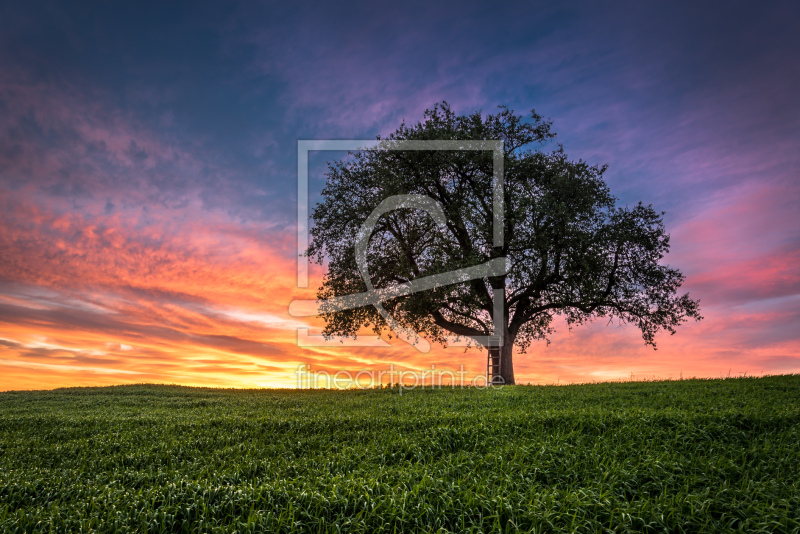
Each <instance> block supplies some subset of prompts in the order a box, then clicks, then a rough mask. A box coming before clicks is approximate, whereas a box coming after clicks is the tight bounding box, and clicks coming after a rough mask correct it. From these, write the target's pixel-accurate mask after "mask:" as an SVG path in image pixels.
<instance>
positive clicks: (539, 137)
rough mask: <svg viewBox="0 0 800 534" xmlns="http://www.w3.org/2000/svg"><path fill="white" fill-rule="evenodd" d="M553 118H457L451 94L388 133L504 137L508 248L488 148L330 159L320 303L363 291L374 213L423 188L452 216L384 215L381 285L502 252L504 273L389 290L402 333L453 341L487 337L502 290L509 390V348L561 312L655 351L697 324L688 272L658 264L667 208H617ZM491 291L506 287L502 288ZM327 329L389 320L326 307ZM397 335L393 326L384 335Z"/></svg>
mask: <svg viewBox="0 0 800 534" xmlns="http://www.w3.org/2000/svg"><path fill="white" fill-rule="evenodd" d="M554 137H555V133H553V132H552V131H551V123H550V122H549V121H545V120H543V119H542V117H541V116H540V115H538V114H537V113H536V112H535V111H532V112H531V115H530V118H529V119H528V120H525V119H524V118H523V117H522V116H519V115H515V114H514V112H513V111H510V110H509V109H508V108H506V107H505V106H500V111H499V112H498V113H497V114H495V115H487V116H485V117H484V116H482V114H481V113H480V112H476V113H472V114H468V115H457V114H456V113H455V112H453V111H452V110H451V108H450V107H449V105H448V104H447V103H446V102H443V103H441V104H437V105H435V106H434V107H433V109H431V110H427V111H426V112H425V116H424V120H423V121H422V122H419V123H417V124H415V125H412V126H407V125H406V124H405V123H404V124H402V125H401V126H400V127H399V128H398V129H397V130H396V131H395V132H394V133H393V134H391V135H389V137H388V138H386V139H384V140H381V139H380V137H379V138H378V139H379V140H380V141H382V142H384V143H387V142H388V143H393V142H398V141H405V140H502V142H503V147H504V163H503V165H504V178H503V198H504V214H503V216H504V242H503V245H502V246H500V247H494V246H493V240H492V237H493V226H492V223H493V216H492V191H493V189H492V170H493V161H492V152H490V151H464V150H462V151H424V150H423V151H405V150H381V149H380V148H378V149H375V150H361V151H355V152H351V153H350V154H349V155H348V157H347V158H345V159H343V160H342V161H339V162H334V163H329V166H328V172H327V174H326V176H327V184H326V187H325V188H324V190H323V192H322V197H323V199H322V201H321V202H320V203H319V204H318V205H317V206H316V207H315V208H314V210H313V212H312V219H313V223H314V224H313V226H312V229H311V244H310V247H309V250H308V254H309V256H310V257H311V258H313V259H314V260H315V261H317V262H318V263H320V264H322V263H324V262H325V261H326V260H327V262H328V265H327V267H328V268H327V273H326V274H325V277H324V280H323V284H322V287H321V288H320V289H319V291H318V298H319V299H322V300H323V301H324V300H326V299H330V298H332V297H339V296H343V295H349V294H353V293H359V292H364V291H366V289H367V287H366V284H365V282H364V280H363V279H362V275H361V273H360V271H359V269H358V265H357V261H356V255H355V245H356V243H357V241H358V240H359V229H360V228H361V225H362V223H363V222H364V221H365V220H366V219H367V217H368V216H369V215H370V214H371V213H372V212H373V210H375V208H376V207H377V206H378V205H379V204H380V203H381V202H382V201H383V200H384V199H386V198H388V197H391V196H392V195H409V194H414V195H425V196H427V197H429V198H431V199H433V200H435V201H436V202H437V203H438V204H439V206H441V208H442V210H443V211H444V214H445V216H446V224H445V225H444V226H443V225H440V224H438V223H437V222H436V221H435V220H434V218H433V217H431V215H430V214H429V213H426V212H425V211H422V210H419V209H414V208H413V207H407V208H401V209H396V210H394V211H391V212H389V213H385V214H384V215H382V216H381V217H380V219H378V221H377V223H376V225H375V227H374V232H373V233H372V236H371V238H369V241H368V246H367V250H366V257H367V260H368V262H367V263H368V265H369V278H370V280H371V281H372V284H373V285H374V286H375V287H376V288H387V287H391V286H398V285H400V284H407V283H409V282H411V281H414V280H419V279H421V278H423V277H426V276H429V275H434V274H439V273H446V272H450V271H453V270H456V269H460V268H463V267H466V266H471V265H478V264H481V263H485V262H487V261H489V260H492V259H495V258H505V267H506V269H505V274H499V275H497V273H494V274H496V275H495V276H488V277H486V278H482V279H481V278H479V279H473V280H471V281H468V282H464V283H458V284H452V285H447V286H443V287H436V288H433V289H430V290H427V291H424V292H419V293H413V294H410V295H404V296H398V297H395V298H391V299H389V300H387V301H385V302H384V303H383V307H384V308H385V310H386V311H387V312H388V313H389V314H390V315H391V317H393V318H394V320H395V321H396V322H397V323H398V324H399V325H400V326H402V327H403V328H408V329H413V330H414V331H416V332H418V333H419V334H420V335H423V336H425V337H426V338H428V339H431V340H433V341H438V342H440V343H443V344H444V343H446V337H447V336H448V335H455V336H462V337H466V338H469V339H475V338H479V339H480V338H485V337H486V336H490V335H492V334H493V333H494V332H493V323H492V312H493V310H494V304H495V303H494V298H495V295H497V296H498V297H500V298H501V299H502V302H500V303H498V304H499V308H500V309H501V310H502V320H501V325H502V327H501V328H502V332H501V334H502V336H501V337H500V339H501V343H500V346H491V344H489V343H486V342H485V340H484V341H483V342H482V344H483V345H484V346H486V348H487V349H488V350H489V355H490V359H491V361H492V363H493V364H495V365H497V364H499V367H500V373H499V374H500V376H501V377H502V381H503V382H504V383H505V384H513V383H514V368H513V350H514V347H516V348H517V349H518V350H519V351H520V352H522V353H524V352H525V350H526V349H527V348H528V347H529V346H530V344H531V342H533V341H534V340H538V339H545V340H546V339H547V336H548V335H549V334H551V333H552V332H553V326H552V324H553V318H554V317H555V316H556V315H562V316H563V317H565V318H566V321H567V323H568V324H569V325H575V324H582V323H584V322H586V321H589V320H592V319H594V318H608V319H609V320H611V319H614V318H616V319H618V320H619V321H620V322H622V323H630V324H634V325H635V326H636V327H638V328H639V329H640V330H641V333H642V337H643V339H644V342H645V344H647V345H652V346H653V348H655V346H656V344H655V334H656V333H657V332H658V331H660V330H666V331H669V332H670V333H672V334H674V333H675V327H676V326H678V325H679V324H681V323H683V322H685V321H686V320H688V319H689V318H692V319H695V320H700V319H702V317H701V316H700V315H699V301H696V300H692V299H691V298H690V297H689V295H688V293H687V294H684V295H678V293H677V291H678V289H679V287H680V286H681V283H682V282H683V275H682V274H681V273H680V271H678V270H677V269H674V268H671V267H669V266H666V265H662V264H661V263H660V261H661V260H662V259H663V258H664V255H665V254H666V253H667V252H668V250H669V235H668V234H667V233H666V232H665V228H664V224H663V221H662V216H663V212H662V213H660V214H659V213H657V212H656V211H655V210H654V209H653V208H652V206H645V205H643V204H641V203H639V204H638V205H635V206H633V207H627V206H625V207H619V206H617V205H616V204H617V200H616V199H615V198H614V197H613V196H612V195H611V193H610V192H609V189H608V186H607V185H606V183H605V181H604V180H603V173H604V171H605V170H606V167H605V166H596V165H595V166H591V165H589V164H587V163H585V162H583V161H580V160H579V161H571V160H570V159H568V157H567V155H566V154H565V153H564V150H563V147H561V146H560V145H559V146H558V147H557V148H556V149H554V150H552V151H550V152H544V151H542V150H541V145H543V144H544V143H546V142H548V141H550V140H551V139H553V138H554ZM494 290H502V291H497V292H495V291H494ZM322 311H323V312H324V313H322V316H323V317H324V319H325V321H326V327H325V330H324V332H323V333H324V335H326V336H332V335H344V336H355V335H356V333H357V332H358V331H359V330H360V329H362V328H364V327H371V328H372V329H373V330H374V331H375V332H376V333H377V334H378V335H381V334H385V333H386V332H387V329H388V326H389V324H388V323H387V321H386V319H385V318H384V317H383V316H382V315H381V314H380V313H379V312H378V311H377V310H376V309H375V308H374V307H372V306H362V307H358V308H355V309H348V310H341V311H330V310H328V311H327V312H326V311H325V308H324V306H323V307H322ZM389 336H390V337H391V332H389Z"/></svg>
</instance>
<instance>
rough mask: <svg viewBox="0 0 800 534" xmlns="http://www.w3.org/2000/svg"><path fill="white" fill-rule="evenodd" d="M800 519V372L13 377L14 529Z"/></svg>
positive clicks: (7, 436)
mask: <svg viewBox="0 0 800 534" xmlns="http://www.w3.org/2000/svg"><path fill="white" fill-rule="evenodd" d="M15 529H20V530H23V531H50V530H51V529H54V530H58V531H71V532H77V531H80V530H83V531H88V530H91V529H95V530H99V531H125V530H130V531H137V532H140V531H150V532H163V531H168V532H176V531H186V532H189V531H203V532H212V531H214V532H216V531H219V532H227V531H232V530H237V531H240V532H241V531H270V532H279V531H289V530H295V531H308V532H320V531H323V532H324V531H328V532H335V531H346V532H402V531H431V532H437V531H442V532H444V531H448V532H449V531H452V532H461V531H472V532H489V531H498V532H499V531H501V530H502V531H503V532H513V531H516V530H517V529H519V530H522V531H531V530H534V531H547V532H553V531H565V532H567V531H574V530H576V529H577V530H580V531H590V532H594V531H597V532H600V531H606V530H611V531H620V532H624V531H630V532H641V531H653V532H657V531H665V530H666V531H672V532H680V531H687V532H697V531H701V530H704V531H721V530H736V529H744V530H745V531H749V532H755V531H759V530H761V531H769V532H775V531H795V532H797V531H798V530H800V376H797V375H791V376H778V377H767V378H755V379H751V378H746V379H729V380H686V381H670V382H649V383H615V384H595V385H581V386H560V387H523V386H517V387H506V388H502V389H495V390H468V389H447V388H443V389H441V390H421V389H417V390H414V391H405V392H403V394H402V395H401V394H399V393H398V390H396V389H395V390H368V391H308V390H305V391H290V390H213V389H198V388H183V387H176V386H149V385H143V386H121V387H111V388H78V389H62V390H56V391H50V392H12V393H0V530H2V531H13V530H15Z"/></svg>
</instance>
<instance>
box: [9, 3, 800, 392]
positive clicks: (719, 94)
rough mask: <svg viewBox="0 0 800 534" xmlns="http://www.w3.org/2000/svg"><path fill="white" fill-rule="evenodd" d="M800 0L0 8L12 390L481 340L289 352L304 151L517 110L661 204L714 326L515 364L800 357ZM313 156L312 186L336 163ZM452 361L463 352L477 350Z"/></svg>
mask: <svg viewBox="0 0 800 534" xmlns="http://www.w3.org/2000/svg"><path fill="white" fill-rule="evenodd" d="M798 16H800V7H798V4H796V3H792V2H770V3H766V4H764V3H762V4H756V3H752V2H715V3H711V2H704V3H699V2H698V3H694V2H672V1H671V2H661V3H651V2H647V3H644V2H642V3H635V2H610V3H609V2H603V3H600V2H571V3H568V4H566V5H560V6H554V5H552V4H551V3H544V2H520V3H517V4H514V3H510V2H504V3H502V4H491V3H471V2H457V3H435V2H403V3H385V4H379V3H376V2H364V3H349V4H348V5H347V6H345V5H344V4H338V3H317V4H314V3H254V2H241V3H235V2H233V3H221V2H183V3H181V2H172V3H164V2H161V3H149V2H128V3H122V2H113V3H112V2H105V3H82V2H71V3H69V4H64V3H56V2H53V3H39V2H24V3H23V2H2V3H0V390H16V389H49V388H56V387H65V386H102V385H109V384H125V383H143V382H153V383H170V384H185V385H194V386H212V387H297V386H298V384H299V383H300V384H301V385H302V383H301V382H299V380H298V368H301V367H302V368H303V369H305V370H306V372H307V373H311V372H323V371H327V372H329V373H334V372H336V371H347V372H350V373H353V374H354V373H357V372H359V371H361V370H373V371H382V370H390V369H397V370H401V369H402V370H414V369H416V370H420V369H431V368H435V369H437V370H439V371H445V370H460V369H463V372H465V373H467V376H478V375H479V374H480V373H482V372H483V371H484V370H485V365H486V359H485V353H484V354H482V353H480V352H479V351H477V350H469V351H465V349H464V348H463V347H448V348H446V349H445V348H434V349H433V350H432V351H431V352H430V353H427V354H423V353H421V352H419V351H418V350H416V349H415V348H414V347H412V346H410V345H408V344H405V343H403V342H401V341H396V340H394V341H392V342H391V343H390V344H389V346H386V347H366V346H365V347H349V346H348V347H345V346H340V345H339V346H337V345H329V346H313V347H301V346H298V328H300V329H302V328H308V329H309V332H310V334H311V335H314V334H315V333H317V334H318V333H319V331H320V329H321V326H322V323H321V322H320V320H319V319H318V318H305V317H293V316H291V315H290V314H289V313H288V307H289V304H290V302H291V301H292V300H295V299H309V298H314V296H315V289H316V287H317V286H319V284H320V282H321V280H322V271H321V270H320V268H313V269H312V270H311V274H310V276H311V283H310V287H309V288H298V287H297V278H296V269H297V257H296V256H297V237H296V225H297V142H298V140H305V139H373V138H375V136H377V135H386V134H388V133H391V132H392V131H394V130H395V129H396V128H397V127H398V126H399V125H400V124H401V123H402V122H403V121H406V122H407V123H416V122H417V121H419V120H422V118H423V113H424V111H425V110H426V109H428V108H431V107H432V106H433V105H434V104H435V103H437V102H441V101H443V100H445V101H447V102H448V103H450V105H451V106H452V107H453V109H454V110H455V111H456V112H458V113H471V112H474V111H482V112H484V113H493V112H495V111H496V110H497V106H498V105H507V106H509V107H510V108H511V109H513V110H515V111H517V112H519V113H528V112H529V111H530V110H531V109H535V110H536V111H537V112H538V113H540V114H541V115H543V116H544V117H546V118H549V119H551V120H552V121H553V129H554V130H555V131H556V132H557V134H558V137H557V141H558V142H559V143H561V144H563V146H564V149H565V150H566V152H567V153H568V154H569V155H570V156H571V157H572V158H574V159H583V160H586V161H588V162H590V163H598V164H608V171H607V173H606V175H605V176H606V180H607V182H608V184H609V187H610V188H611V191H612V193H613V194H615V195H616V196H617V197H618V198H619V202H620V204H622V205H625V204H635V203H636V202H638V201H642V202H644V203H646V204H653V206H654V207H655V208H656V209H658V210H663V211H665V212H666V215H665V223H666V227H667V230H668V232H669V233H670V234H671V236H672V239H671V244H672V249H671V252H670V254H669V255H668V256H667V258H666V259H665V262H666V263H668V264H669V265H671V266H675V267H677V268H679V269H680V270H681V271H682V272H683V273H684V274H685V275H686V282H685V284H684V287H683V288H682V290H685V291H689V293H690V294H691V295H692V297H693V298H698V299H700V302H701V313H702V314H703V316H704V317H705V319H704V320H703V321H701V322H699V323H695V322H692V323H687V324H685V325H682V326H681V327H679V328H678V333H677V334H676V335H674V336H669V335H666V334H662V335H659V336H657V338H656V342H657V344H658V350H655V351H654V350H653V349H652V348H651V347H647V346H645V345H644V343H643V341H642V339H641V334H640V333H638V331H637V330H636V329H635V328H634V327H625V326H619V325H617V324H611V325H608V324H606V322H602V321H601V322H595V323H592V324H590V325H585V326H581V327H575V328H573V329H571V330H570V329H567V328H566V326H565V324H564V323H563V321H560V322H559V321H556V327H557V332H556V333H555V334H554V335H553V336H552V338H551V343H549V344H547V343H544V342H541V343H536V344H534V345H533V346H532V347H531V348H529V349H528V351H527V352H526V353H525V354H516V355H515V372H516V375H517V381H518V382H522V383H531V384H543V383H544V384H550V383H574V382H592V381H602V380H617V379H630V378H634V379H651V378H679V377H691V376H698V377H719V376H731V375H733V376H740V375H742V374H747V375H763V374H783V373H798V372H800V270H799V269H798V268H797V265H798V263H799V262H800V224H798V223H800V210H798V209H797V206H798V203H799V202H800V152H799V151H798V146H800V144H798V140H800V103H798V99H797V87H798V85H799V84H800V32H798V31H797V20H799V19H798ZM343 155H344V154H337V153H335V152H326V153H323V152H313V153H311V156H310V171H309V172H310V184H309V187H310V197H311V199H310V200H311V202H312V203H314V202H316V201H318V200H319V194H320V191H321V189H322V187H323V185H324V179H325V178H324V171H325V164H326V161H329V160H332V159H336V158H337V157H341V156H343ZM462 366H463V367H462Z"/></svg>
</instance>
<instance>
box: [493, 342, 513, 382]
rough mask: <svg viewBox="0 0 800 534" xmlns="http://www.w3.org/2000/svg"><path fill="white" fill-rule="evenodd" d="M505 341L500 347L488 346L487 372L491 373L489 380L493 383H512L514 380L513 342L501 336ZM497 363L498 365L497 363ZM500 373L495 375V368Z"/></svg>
mask: <svg viewBox="0 0 800 534" xmlns="http://www.w3.org/2000/svg"><path fill="white" fill-rule="evenodd" d="M503 339H504V341H505V343H504V344H503V346H502V347H490V348H489V372H490V374H491V375H492V376H491V381H492V384H494V385H513V384H515V382H514V360H513V355H514V342H513V341H511V340H509V339H508V336H506V337H504V338H503ZM498 364H499V365H498ZM498 367H499V369H500V375H499V376H498V375H496V374H495V373H496V372H497V369H498Z"/></svg>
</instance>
